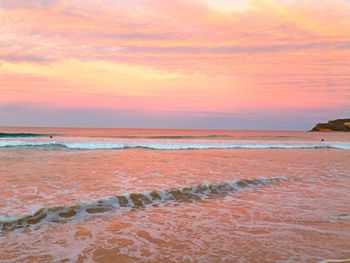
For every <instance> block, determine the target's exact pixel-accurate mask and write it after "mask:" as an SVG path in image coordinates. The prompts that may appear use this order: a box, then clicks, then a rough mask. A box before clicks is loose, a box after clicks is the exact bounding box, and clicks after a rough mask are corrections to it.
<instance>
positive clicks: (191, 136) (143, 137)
mask: <svg viewBox="0 0 350 263" xmlns="http://www.w3.org/2000/svg"><path fill="white" fill-rule="evenodd" d="M115 138H122V139H160V140H163V139H220V138H223V139H224V138H234V136H230V135H214V134H213V135H159V136H133V135H121V136H116V137H115Z"/></svg>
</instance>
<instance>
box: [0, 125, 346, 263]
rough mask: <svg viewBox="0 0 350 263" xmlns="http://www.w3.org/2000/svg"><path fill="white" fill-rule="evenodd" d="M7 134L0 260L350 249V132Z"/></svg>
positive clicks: (280, 258)
mask: <svg viewBox="0 0 350 263" xmlns="http://www.w3.org/2000/svg"><path fill="white" fill-rule="evenodd" d="M0 132H2V134H6V135H2V137H1V138H0V179H1V182H2V184H1V185H0V197H1V198H0V226H1V227H0V228H1V229H2V230H0V261H1V262H322V261H327V260H331V259H334V260H345V259H349V258H350V150H348V146H349V145H350V134H346V133H305V132H280V131H271V132H252V131H185V130H128V129H122V130H113V129H53V128H52V129H44V128H42V129H38V128H36V129H34V128H16V129H14V128H3V129H1V130H0ZM18 133H23V134H27V135H28V133H31V134H35V135H34V136H32V135H29V136H19V137H18V136H16V135H14V134H18ZM9 135H10V136H9ZM38 135H42V136H38ZM50 135H52V136H53V138H50V137H49V136H50ZM321 139H324V141H321ZM39 144H40V145H41V146H39V147H38V145H39ZM57 145H61V146H57ZM62 145H79V146H81V145H83V147H67V146H65V147H62ZM116 145H123V146H125V145H136V146H135V147H115V146H116ZM140 145H143V146H144V145H148V146H149V145H152V146H154V145H156V146H157V147H148V148H147V147H143V146H140ZM169 145H170V146H171V147H170V146H169ZM193 145H194V146H196V147H193ZM208 145H209V146H211V147H207V146H208ZM223 145H224V146H227V145H231V146H232V145H240V147H223ZM242 145H243V146H244V147H242ZM247 145H249V147H246V146H247ZM271 145H273V146H276V145H278V146H279V147H270V146H271ZM305 145H306V146H307V147H304V146H305ZM334 145H335V146H337V147H334ZM97 146H98V147H97ZM184 146H186V147H184ZM188 146H191V147H188ZM291 146H292V147H291ZM299 146H303V147H299ZM324 146H327V147H324ZM208 148H210V149H208ZM276 148H277V149H276ZM132 193H134V195H133V194H132ZM152 193H153V196H152ZM155 193H156V194H155ZM123 200H124V201H123ZM125 200H126V201H125ZM38 211H39V212H38ZM43 215H45V216H43ZM21 220H22V221H21ZM19 223H20V224H19Z"/></svg>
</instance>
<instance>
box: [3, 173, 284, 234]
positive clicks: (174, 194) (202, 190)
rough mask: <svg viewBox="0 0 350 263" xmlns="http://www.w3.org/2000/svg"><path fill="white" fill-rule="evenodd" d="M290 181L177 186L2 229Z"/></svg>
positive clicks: (40, 215) (47, 210)
mask: <svg viewBox="0 0 350 263" xmlns="http://www.w3.org/2000/svg"><path fill="white" fill-rule="evenodd" d="M283 181H287V179H286V178H285V177H275V178H260V179H253V180H248V179H240V180H228V181H224V182H217V183H202V184H198V185H194V186H192V187H177V188H170V189H167V190H154V191H147V192H141V193H130V194H124V195H117V196H111V197H105V198H101V199H98V200H91V201H85V202H80V203H77V204H73V205H67V206H52V207H43V208H41V209H39V210H37V211H35V212H33V213H30V214H23V215H19V216H0V230H3V231H6V230H13V229H16V228H22V227H26V226H30V225H35V224H38V223H40V222H42V221H46V222H56V223H59V222H65V221H67V220H69V219H71V218H73V217H78V216H87V215H89V214H98V213H104V212H107V211H111V210H116V209H121V208H140V207H145V206H149V205H157V204H162V203H168V202H192V201H196V200H201V199H203V198H206V197H209V196H215V195H216V196H217V195H225V194H227V193H229V192H232V191H239V190H241V189H244V188H248V187H259V186H264V185H268V184H273V183H278V182H283Z"/></svg>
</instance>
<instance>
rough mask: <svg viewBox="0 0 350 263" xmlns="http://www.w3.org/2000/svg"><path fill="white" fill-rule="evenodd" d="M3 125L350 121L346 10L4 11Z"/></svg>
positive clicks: (234, 3)
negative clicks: (339, 119)
mask: <svg viewBox="0 0 350 263" xmlns="http://www.w3.org/2000/svg"><path fill="white" fill-rule="evenodd" d="M0 20H1V24H0V125H14V126H16V125H40V126H47V125H50V126H60V125H62V126H72V125H74V126H75V125H78V126H92V127H94V126H108V127H182V128H236V129H240V128H242V129H246V128H251V129H259V128H260V129H261V128H262V129H269V128H271V129H279V128H280V129H307V128H310V127H309V126H310V125H311V126H312V125H313V123H314V122H318V121H321V120H322V121H323V120H326V119H328V118H340V117H350V2H349V1H347V0H304V1H303V0H284V1H283V0H176V1H175V0H174V1H172V0H169V1H159V0H158V1H157V0H140V1H125V0H123V1H122V0H119V1H117V0H89V1H85V0H84V1H83V0H69V1H68V0H22V1H21V0H0Z"/></svg>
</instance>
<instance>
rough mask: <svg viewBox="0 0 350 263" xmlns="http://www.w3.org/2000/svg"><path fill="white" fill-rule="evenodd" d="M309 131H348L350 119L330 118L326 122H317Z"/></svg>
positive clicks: (349, 129)
mask: <svg viewBox="0 0 350 263" xmlns="http://www.w3.org/2000/svg"><path fill="white" fill-rule="evenodd" d="M311 131H321V132H327V131H342V132H350V119H338V120H332V121H329V122H327V123H317V124H316V126H315V127H314V128H313V129H312V130H311Z"/></svg>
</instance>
